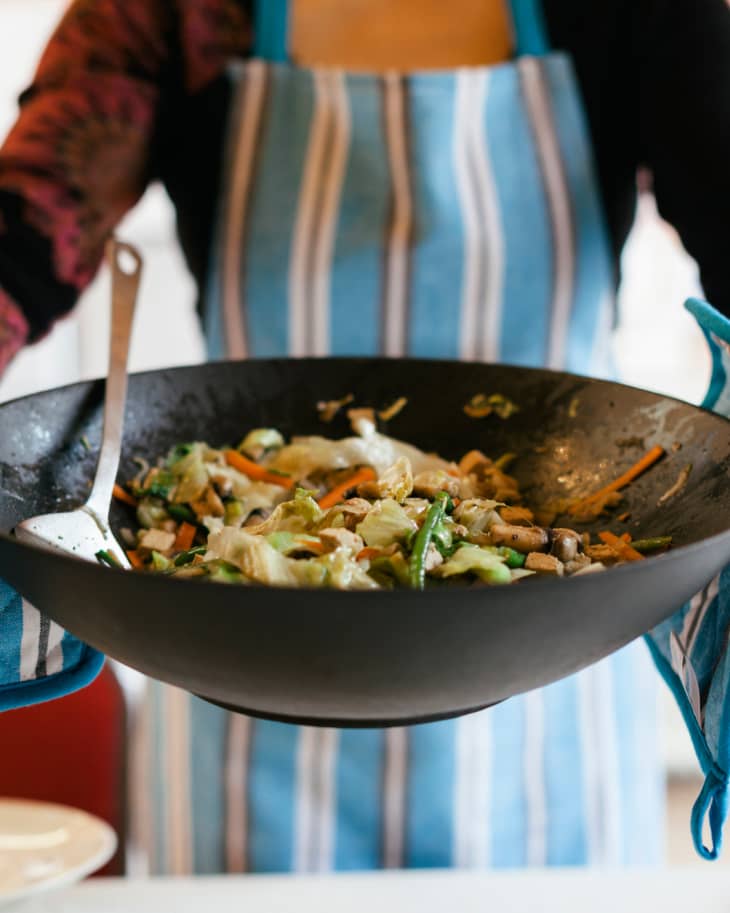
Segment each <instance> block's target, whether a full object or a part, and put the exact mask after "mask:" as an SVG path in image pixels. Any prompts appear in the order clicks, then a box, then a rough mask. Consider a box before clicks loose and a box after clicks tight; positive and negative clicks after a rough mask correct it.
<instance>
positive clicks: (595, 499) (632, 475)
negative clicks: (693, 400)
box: [568, 446, 664, 515]
mask: <svg viewBox="0 0 730 913" xmlns="http://www.w3.org/2000/svg"><path fill="white" fill-rule="evenodd" d="M663 456H664V448H663V447H659V446H656V447H652V448H651V450H650V451H649V452H648V453H646V454H644V456H643V457H642V458H641V459H640V460H638V462H636V463H634V465H633V466H632V467H631V468H630V469H627V471H626V472H625V473H623V475H620V476H619V477H618V478H617V479H614V481H613V482H610V483H609V484H608V485H606V486H605V487H604V488H601V489H600V490H599V491H597V492H595V494H592V495H590V496H589V497H587V498H581V499H580V500H579V501H576V502H575V503H574V504H572V505H570V507H569V508H568V513H570V514H573V515H576V514H583V513H585V512H586V511H588V512H590V511H591V508H598V509H597V510H596V514H598V513H600V512H601V511H600V507H601V506H602V504H604V503H605V502H606V499H607V497H610V496H611V495H613V494H615V493H616V492H618V491H620V490H621V489H622V488H625V487H626V486H627V485H628V484H629V483H630V482H633V481H634V479H636V478H638V476H640V475H641V474H642V473H643V472H646V470H647V469H650V468H651V467H652V466H653V465H654V463H656V462H657V461H658V460H660V459H661V458H662V457H663Z"/></svg>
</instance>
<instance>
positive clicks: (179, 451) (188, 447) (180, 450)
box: [167, 444, 194, 468]
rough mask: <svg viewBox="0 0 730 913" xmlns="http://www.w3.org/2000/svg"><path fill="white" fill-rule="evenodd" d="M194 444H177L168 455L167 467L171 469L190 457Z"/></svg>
mask: <svg viewBox="0 0 730 913" xmlns="http://www.w3.org/2000/svg"><path fill="white" fill-rule="evenodd" d="M193 447H194V445H193V444H175V446H174V447H173V448H172V450H171V451H170V452H169V453H168V455H167V465H168V466H169V467H170V468H171V467H172V466H174V465H175V463H178V462H179V461H180V460H182V459H183V458H184V457H186V456H188V455H189V454H191V453H192V452H193Z"/></svg>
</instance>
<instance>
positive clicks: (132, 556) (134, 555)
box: [127, 549, 144, 568]
mask: <svg viewBox="0 0 730 913" xmlns="http://www.w3.org/2000/svg"><path fill="white" fill-rule="evenodd" d="M127 558H129V563H130V564H131V565H132V567H136V568H141V567H144V561H142V558H141V557H140V554H139V552H138V551H137V550H136V549H130V550H129V551H128V552H127Z"/></svg>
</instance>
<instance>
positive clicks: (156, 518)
mask: <svg viewBox="0 0 730 913" xmlns="http://www.w3.org/2000/svg"><path fill="white" fill-rule="evenodd" d="M171 506H172V505H171ZM169 518H170V514H169V513H168V511H167V508H166V507H165V505H164V503H163V502H162V501H161V500H160V499H159V498H151V497H145V498H142V500H141V501H140V502H139V504H138V505H137V520H138V522H139V525H140V526H143V527H144V528H145V529H161V528H162V524H163V523H165V522H166V521H167V520H169Z"/></svg>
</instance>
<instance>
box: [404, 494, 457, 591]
mask: <svg viewBox="0 0 730 913" xmlns="http://www.w3.org/2000/svg"><path fill="white" fill-rule="evenodd" d="M450 500H451V499H450V498H449V496H448V494H447V493H446V492H445V491H440V492H438V494H437V495H436V497H435V498H434V499H433V504H432V505H431V507H430V508H429V510H428V513H427V514H426V519H425V520H424V521H423V526H422V527H421V528H420V529H419V531H418V535H417V536H416V539H415V541H414V543H413V552H412V553H411V560H410V563H409V565H408V571H409V579H410V583H411V586H412V587H413V589H414V590H422V589H423V587H424V585H425V583H426V553H427V552H428V547H429V546H430V545H431V541H432V539H433V534H434V530H435V529H436V527H437V526H438V524H439V523H440V522H441V521H442V520H443V518H444V514H445V513H446V508H447V506H448V505H449V503H450Z"/></svg>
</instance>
